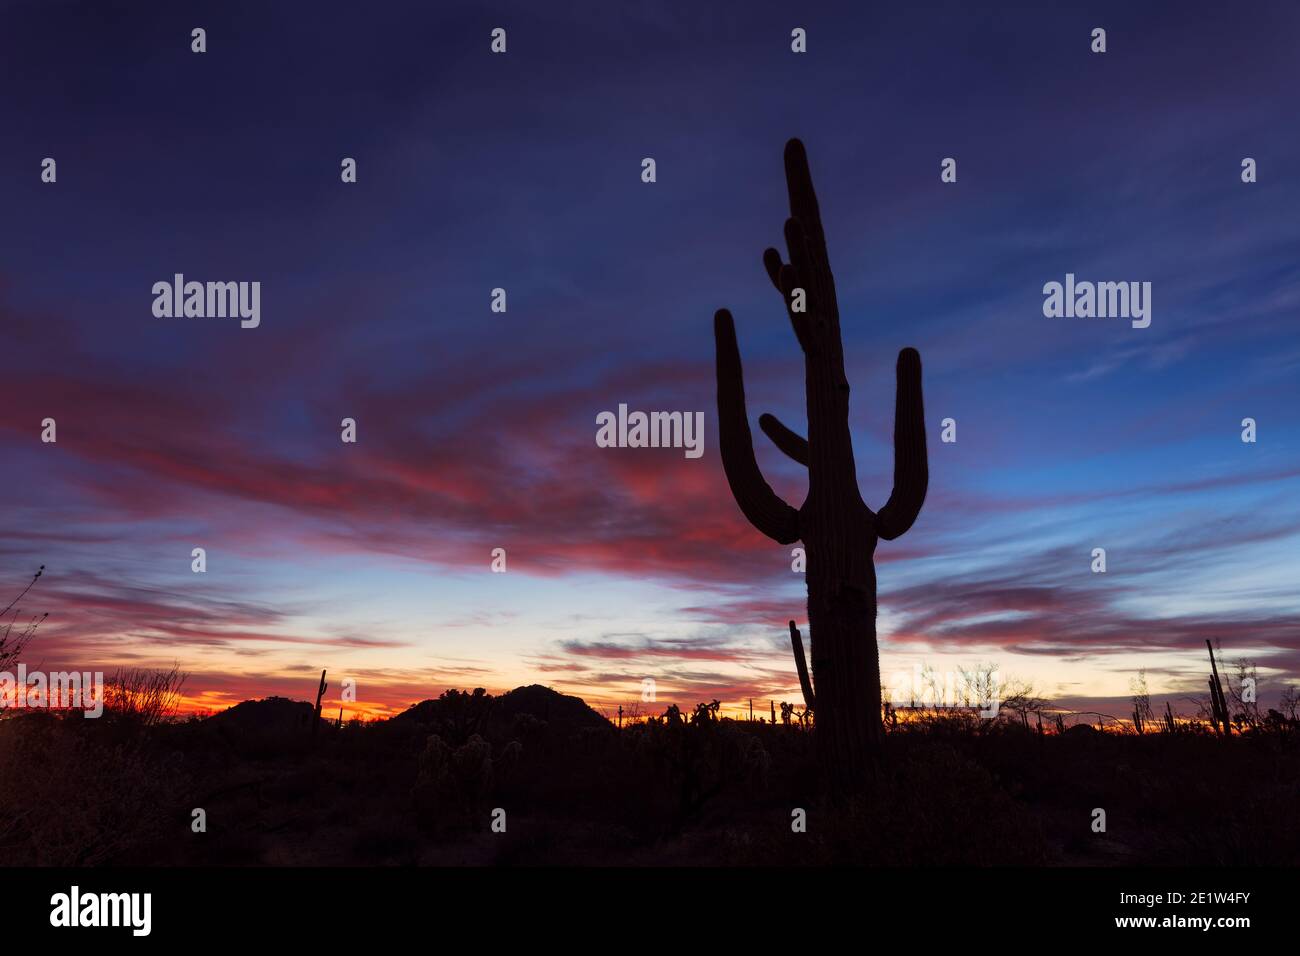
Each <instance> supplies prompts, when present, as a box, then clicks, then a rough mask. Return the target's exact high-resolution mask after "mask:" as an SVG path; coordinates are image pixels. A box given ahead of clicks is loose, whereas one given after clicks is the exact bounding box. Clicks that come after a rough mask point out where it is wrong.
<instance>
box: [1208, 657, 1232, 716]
mask: <svg viewBox="0 0 1300 956" xmlns="http://www.w3.org/2000/svg"><path fill="white" fill-rule="evenodd" d="M1205 649H1206V650H1207V651H1209V652H1210V681H1209V683H1210V712H1211V713H1212V714H1213V717H1214V729H1215V730H1218V731H1221V732H1222V733H1223V735H1224V736H1225V737H1230V736H1232V721H1231V719H1230V717H1229V715H1228V701H1227V698H1225V697H1224V696H1223V684H1222V682H1221V681H1220V680H1219V668H1218V667H1217V666H1216V665H1215V663H1214V646H1213V645H1212V644H1210V639H1209V638H1208V637H1207V638H1206V639H1205Z"/></svg>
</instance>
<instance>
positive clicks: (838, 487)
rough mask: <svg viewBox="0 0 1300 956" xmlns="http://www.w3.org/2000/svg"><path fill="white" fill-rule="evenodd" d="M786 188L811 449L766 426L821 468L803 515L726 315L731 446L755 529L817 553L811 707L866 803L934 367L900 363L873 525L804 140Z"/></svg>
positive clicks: (772, 267) (785, 446)
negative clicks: (927, 384) (751, 410)
mask: <svg viewBox="0 0 1300 956" xmlns="http://www.w3.org/2000/svg"><path fill="white" fill-rule="evenodd" d="M785 174H786V185H787V187H788V191H789V197H790V218H789V219H787V220H786V222H785V241H786V246H787V248H788V250H789V255H790V262H789V263H783V262H782V261H781V254H780V253H779V252H777V250H775V249H768V250H766V251H765V252H764V253H763V264H764V266H765V267H766V268H767V273H768V276H769V278H770V279H771V280H772V284H773V285H775V286H776V288H777V290H778V291H779V292H780V293H781V296H782V298H783V299H784V300H785V305H786V314H787V315H788V317H789V319H790V322H791V324H792V325H793V326H794V333H795V336H796V337H797V338H798V340H799V345H800V347H801V348H802V349H803V353H804V373H805V393H806V400H807V407H808V437H807V439H806V440H805V439H804V438H801V437H800V436H799V435H797V434H795V433H794V432H793V431H791V430H790V429H788V428H786V427H785V426H784V425H782V424H781V423H780V422H779V421H777V420H776V419H775V418H773V417H772V416H771V415H763V416H761V417H760V418H759V425H760V426H761V427H762V429H763V431H764V432H765V433H766V434H767V436H768V437H769V438H770V439H771V440H772V442H773V443H774V444H775V445H776V446H777V448H779V449H780V450H781V451H782V452H784V453H785V454H786V455H788V456H789V457H790V458H792V459H794V460H795V461H796V462H799V463H800V464H802V465H805V466H806V467H807V468H808V495H807V497H806V498H805V500H804V502H803V505H802V506H801V507H800V508H798V509H795V508H793V507H792V506H790V505H789V504H787V503H786V502H785V501H783V500H782V499H781V498H780V497H779V496H778V495H777V494H776V492H774V491H773V490H772V488H771V486H770V485H769V484H768V483H767V481H766V479H765V478H764V477H763V474H762V472H761V471H760V470H759V467H758V463H757V461H756V460H755V458H754V448H753V440H752V437H751V433H750V429H749V419H748V416H747V413H746V410H745V387H744V379H743V375H742V371H741V363H740V350H739V347H738V346H737V344H736V329H735V324H734V322H733V321H732V317H731V313H730V312H728V311H727V310H726V309H720V310H719V311H718V312H717V314H716V315H715V316H714V338H715V340H716V347H717V377H718V424H719V445H720V449H721V454H722V464H723V467H724V469H725V470H726V473H727V482H728V484H729V485H730V486H731V492H732V495H733V496H734V497H735V499H736V503H737V504H738V505H739V506H740V510H741V511H742V512H743V513H744V515H745V517H746V518H748V519H749V522H750V523H751V524H752V525H753V526H754V527H755V528H757V529H758V530H759V531H761V532H762V533H763V534H765V535H767V536H768V537H769V538H772V539H774V540H776V541H778V542H780V543H782V544H790V543H792V542H794V541H798V540H802V541H803V543H804V549H805V556H806V558H807V564H806V573H805V578H806V580H807V585H808V622H809V631H810V637H811V639H812V642H813V646H812V665H813V666H812V680H810V681H808V682H806V683H804V682H803V680H802V675H801V683H803V684H804V686H803V691H804V701H805V704H806V705H807V707H809V708H811V709H813V710H814V712H815V715H816V730H815V733H816V737H817V749H818V753H819V756H820V761H821V765H822V769H823V773H824V774H825V776H826V779H827V782H828V783H829V785H830V787H831V789H832V791H835V792H841V793H842V792H852V791H855V790H859V789H861V788H862V787H863V786H864V785H865V784H866V783H867V782H868V780H869V779H870V775H871V772H872V768H873V767H874V764H875V758H876V756H877V755H878V753H879V749H880V743H881V734H882V728H881V723H880V700H881V695H880V655H879V651H878V649H877V646H876V571H875V565H874V563H873V561H872V553H873V552H874V551H875V547H876V541H877V539H878V538H884V539H886V540H893V539H894V538H897V537H898V536H899V535H901V534H903V532H905V531H907V529H908V528H910V527H911V526H912V523H913V522H914V521H915V520H916V516H917V514H918V513H919V512H920V510H921V505H922V503H923V502H924V501H925V492H926V488H927V485H928V483H929V470H928V465H927V462H926V452H925V416H924V409H923V402H922V396H921V357H920V355H919V354H918V353H917V352H916V350H915V349H911V348H905V349H903V350H902V351H901V352H899V353H898V366H897V378H898V384H897V392H896V397H895V411H894V488H893V492H892V493H891V494H890V496H889V500H888V501H887V502H886V504H885V506H884V507H883V508H881V509H880V511H879V512H873V511H872V510H871V509H870V508H868V507H867V505H866V504H865V503H864V502H863V500H862V495H861V493H860V492H859V490H858V483H857V471H856V466H855V465H854V461H853V443H852V439H851V436H850V432H849V383H848V380H847V378H846V377H845V374H844V349H843V342H842V339H841V336H840V315H839V306H838V304H837V302H836V297H835V281H834V278H833V276H832V275H831V267H830V259H829V258H828V256H827V253H826V237H825V234H824V233H823V231H822V222H821V213H820V211H819V210H818V206H817V196H816V194H815V193H814V191H813V185H812V176H811V174H810V173H809V170H808V157H807V155H806V154H805V152H804V147H803V144H802V143H801V142H799V140H797V139H792V140H790V142H788V143H787V144H786V147H785ZM791 638H792V640H793V641H794V642H795V656H796V660H797V659H798V657H799V655H800V651H801V650H802V647H801V642H800V641H799V640H798V631H797V629H795V627H794V626H793V624H792V625H791ZM814 685H815V691H816V702H815V703H814V701H813V697H812V694H813V691H814Z"/></svg>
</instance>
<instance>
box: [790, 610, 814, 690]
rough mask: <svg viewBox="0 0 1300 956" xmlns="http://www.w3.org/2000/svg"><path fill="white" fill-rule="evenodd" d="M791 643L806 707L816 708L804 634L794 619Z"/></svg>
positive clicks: (791, 628) (791, 627) (791, 629)
mask: <svg viewBox="0 0 1300 956" xmlns="http://www.w3.org/2000/svg"><path fill="white" fill-rule="evenodd" d="M790 645H791V647H792V648H793V649H794V666H795V670H797V671H798V672H799V687H800V689H801V690H802V691H803V703H804V707H805V708H806V709H808V710H816V709H817V706H816V703H815V702H814V700H813V685H812V678H811V677H809V676H808V661H807V659H806V658H805V657H804V656H803V636H802V635H801V634H800V633H799V628H797V627H795V623H794V621H791V622H790Z"/></svg>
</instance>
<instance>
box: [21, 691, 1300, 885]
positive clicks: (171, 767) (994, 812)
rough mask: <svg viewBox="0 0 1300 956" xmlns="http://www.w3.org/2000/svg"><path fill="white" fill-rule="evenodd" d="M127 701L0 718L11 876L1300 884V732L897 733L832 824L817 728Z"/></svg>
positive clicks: (520, 694) (950, 724)
mask: <svg viewBox="0 0 1300 956" xmlns="http://www.w3.org/2000/svg"><path fill="white" fill-rule="evenodd" d="M163 686H164V688H165V686H166V685H165V681H164V683H163ZM134 692H135V694H136V695H137V696H136V698H132V697H130V696H129V695H123V694H121V693H119V694H118V696H117V697H116V698H112V699H110V704H111V705H112V706H110V708H109V709H108V710H107V711H106V713H105V714H104V716H103V717H102V718H100V719H98V720H87V719H84V718H82V717H81V716H79V715H73V716H60V715H57V714H53V713H49V712H39V711H37V712H23V713H19V712H14V711H9V712H6V713H5V714H4V715H3V716H0V847H3V850H4V853H3V857H2V858H3V860H4V861H5V862H7V863H10V864H19V865H22V864H65V865H66V864H74V865H75V864H162V865H172V864H199V865H225V864H266V865H313V864H318V865H339V864H362V865H370V864H374V865H389V864H425V865H461V864H469V865H480V864H523V865H529V864H596V865H621V864H645V865H660V864H666V865H690V864H706V865H708V864H740V865H745V864H757V865H764V864H795V865H802V864H810V865H815V864H826V863H866V864H887V865H888V864H895V865H897V864H902V865H913V864H921V865H930V864H976V865H979V864H991V865H1001V864H1031V865H1032V864H1043V865H1070V864H1082V865H1111V864H1152V865H1164V864H1171V865H1172V864H1211V865H1252V866H1257V865H1267V864H1284V865H1285V864H1296V863H1300V800H1298V799H1297V794H1298V793H1300V731H1297V729H1296V727H1295V726H1293V724H1292V722H1285V723H1282V724H1276V723H1275V724H1273V725H1271V726H1269V727H1263V726H1261V727H1257V728H1252V729H1249V730H1247V732H1245V733H1239V734H1235V735H1233V736H1230V737H1226V738H1225V737H1224V736H1222V735H1219V734H1215V733H1212V732H1209V731H1207V730H1206V729H1205V728H1204V727H1203V726H1200V725H1197V726H1187V727H1175V728H1174V729H1173V730H1172V731H1170V730H1165V731H1164V732H1148V733H1145V734H1138V733H1135V732H1133V729H1132V728H1127V729H1126V730H1125V732H1122V733H1101V732H1098V731H1096V730H1094V729H1093V728H1091V727H1087V726H1077V727H1072V728H1069V729H1066V730H1065V732H1064V733H1057V732H1056V731H1055V728H1054V727H1052V726H1050V724H1049V725H1048V726H1047V727H1044V728H1042V729H1040V728H1038V727H1031V726H1026V725H1025V724H1024V723H1023V722H1022V721H1020V720H1017V719H1014V718H1009V719H999V720H978V719H973V718H971V717H970V716H969V715H966V714H963V713H953V714H950V715H942V714H937V715H931V716H930V717H929V718H927V719H924V720H897V721H895V722H893V723H892V724H891V725H890V726H889V729H888V732H887V733H886V734H885V735H884V752H885V758H886V759H885V769H884V770H883V772H882V776H881V779H880V780H879V782H878V784H877V786H876V787H875V788H874V790H873V792H872V794H871V796H869V797H866V798H862V799H859V800H856V801H852V802H849V803H847V804H845V805H839V806H832V805H829V804H826V803H824V802H823V801H822V799H821V798H820V797H819V788H818V782H817V781H818V771H817V759H816V755H815V752H814V749H813V746H812V743H813V737H814V734H815V731H813V730H810V729H808V728H805V727H800V726H799V725H798V724H797V723H791V724H789V725H785V724H776V725H774V724H772V723H770V722H763V723H759V722H752V723H751V722H748V721H733V720H730V719H727V718H722V719H718V718H717V717H716V711H711V710H710V709H709V708H708V707H701V708H700V709H698V710H697V711H696V713H695V714H694V715H692V716H691V717H690V718H683V716H682V715H680V714H679V713H677V711H676V708H670V709H669V711H668V713H667V715H665V716H662V717H658V718H654V719H652V720H650V721H646V722H639V723H636V724H633V725H631V726H626V727H624V728H622V729H619V728H617V727H615V726H614V725H612V724H611V723H610V722H609V721H607V720H605V719H604V718H602V717H601V716H599V715H598V714H596V713H595V712H594V711H592V710H591V709H589V708H588V707H587V706H586V705H585V704H583V703H582V701H580V700H578V699H576V698H573V697H564V696H562V695H560V694H557V693H555V692H553V691H550V690H548V689H546V688H543V687H539V686H531V687H523V688H519V689H517V690H515V691H512V692H510V693H509V694H504V695H501V696H498V697H493V696H492V695H488V694H485V693H483V692H481V691H475V692H474V693H472V694H467V693H460V692H456V691H449V692H448V693H446V694H444V695H443V696H442V697H441V698H439V699H437V700H431V701H425V702H424V703H422V704H419V705H417V706H416V707H413V708H412V709H411V710H409V711H407V712H406V713H404V714H402V715H400V716H398V717H396V718H393V719H391V720H386V721H374V722H367V723H363V722H359V721H354V722H348V723H343V724H342V725H338V724H336V723H334V722H319V723H318V722H317V720H318V719H317V718H316V716H315V708H314V707H313V706H312V705H311V704H309V703H305V702H299V701H290V700H286V699H284V698H271V699H268V700H263V701H253V702H248V703H245V704H241V705H239V706H238V707H235V708H232V709H231V710H228V711H225V712H223V713H220V714H217V715H215V716H212V717H208V718H206V719H197V718H196V719H190V720H185V721H174V720H168V719H166V715H165V713H164V711H165V705H166V699H165V695H158V694H154V696H153V697H150V696H149V687H148V683H147V681H144V682H137V684H136V687H135V691H134ZM133 699H134V700H135V701H136V702H135V704H134V705H133V704H132V703H131V701H132V700H133ZM141 701H143V702H142V703H141ZM313 730H315V731H316V732H315V733H313V732H312V731H313ZM497 808H500V809H502V810H504V811H505V832H504V833H502V832H494V830H493V827H492V820H493V811H494V810H496V809H497ZM1098 808H1100V809H1101V810H1104V811H1105V815H1106V816H1105V821H1106V832H1104V833H1099V832H1094V820H1095V813H1094V811H1095V810H1096V809H1098ZM198 809H201V810H202V811H203V812H204V817H205V823H206V831H205V832H195V829H194V820H195V819H196V817H195V811H196V810H198ZM796 809H802V810H803V811H805V812H806V820H807V825H806V832H794V827H793V826H792V824H793V821H794V814H795V811H796Z"/></svg>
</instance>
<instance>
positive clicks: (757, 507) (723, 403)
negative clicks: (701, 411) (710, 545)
mask: <svg viewBox="0 0 1300 956" xmlns="http://www.w3.org/2000/svg"><path fill="white" fill-rule="evenodd" d="M713 334H714V339H715V341H716V343H717V353H718V357H717V370H718V442H719V447H720V450H721V454H722V467H723V470H724V471H725V472H726V473H727V484H729V485H730V486H731V493H732V495H733V496H734V497H735V499H736V504H738V505H739V506H740V510H741V511H742V512H743V513H744V515H745V517H746V518H748V519H749V523H750V524H752V525H753V526H754V527H755V528H757V529H758V530H759V531H761V532H762V533H763V534H765V535H767V536H768V537H769V538H772V539H773V540H775V541H778V542H780V543H781V544H790V543H791V542H793V541H797V540H799V513H798V512H797V511H795V509H794V508H792V507H790V505H788V504H787V503H786V502H785V501H783V500H781V498H780V497H779V496H778V495H777V493H776V492H775V491H773V490H772V487H771V485H769V484H768V483H767V480H766V479H765V478H764V477H763V473H762V472H761V471H760V470H759V468H758V462H757V461H756V460H755V459H754V443H753V436H752V435H751V433H750V431H749V419H748V417H747V415H746V412H745V382H744V376H743V373H742V371H741V366H740V348H739V346H738V345H737V344H736V326H735V323H734V322H733V321H732V318H731V313H730V312H728V311H727V310H726V309H719V310H718V312H717V314H716V315H715V316H714V317H713Z"/></svg>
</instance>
